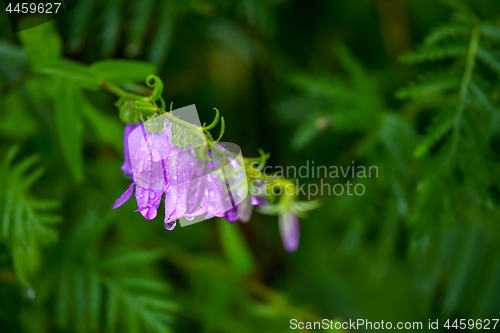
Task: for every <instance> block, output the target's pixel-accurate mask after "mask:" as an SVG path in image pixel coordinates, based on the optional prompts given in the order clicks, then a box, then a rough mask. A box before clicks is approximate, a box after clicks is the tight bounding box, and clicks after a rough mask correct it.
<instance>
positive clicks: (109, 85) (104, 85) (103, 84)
mask: <svg viewBox="0 0 500 333" xmlns="http://www.w3.org/2000/svg"><path fill="white" fill-rule="evenodd" d="M99 84H100V86H101V87H102V88H104V89H106V90H107V91H109V92H110V93H113V94H115V95H117V96H119V97H123V98H128V99H133V100H136V99H139V100H141V101H144V100H146V99H149V98H148V97H144V96H141V95H137V94H133V93H129V92H127V91H125V90H123V89H122V88H120V87H118V86H115V85H114V84H112V83H109V82H105V81H101V82H100V83H99Z"/></svg>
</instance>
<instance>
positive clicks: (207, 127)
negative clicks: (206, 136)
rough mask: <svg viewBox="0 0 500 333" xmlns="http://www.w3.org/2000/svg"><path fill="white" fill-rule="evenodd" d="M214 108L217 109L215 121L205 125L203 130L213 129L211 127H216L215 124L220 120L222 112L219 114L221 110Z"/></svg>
mask: <svg viewBox="0 0 500 333" xmlns="http://www.w3.org/2000/svg"><path fill="white" fill-rule="evenodd" d="M214 110H215V112H216V114H215V119H214V121H213V122H212V123H211V124H210V125H208V126H206V127H205V126H203V131H208V130H211V129H212V128H214V127H215V125H217V123H218V122H219V116H220V114H219V110H217V108H214Z"/></svg>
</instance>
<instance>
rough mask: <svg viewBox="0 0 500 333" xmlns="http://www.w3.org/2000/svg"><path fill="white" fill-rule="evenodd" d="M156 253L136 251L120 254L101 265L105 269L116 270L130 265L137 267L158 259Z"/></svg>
mask: <svg viewBox="0 0 500 333" xmlns="http://www.w3.org/2000/svg"><path fill="white" fill-rule="evenodd" d="M158 255H159V254H158V252H155V251H137V252H131V253H126V254H121V255H118V256H116V257H112V258H109V259H107V260H105V261H104V262H103V263H102V267H104V268H105V269H110V268H118V267H124V266H130V265H139V264H144V263H148V262H152V261H155V260H156V259H158Z"/></svg>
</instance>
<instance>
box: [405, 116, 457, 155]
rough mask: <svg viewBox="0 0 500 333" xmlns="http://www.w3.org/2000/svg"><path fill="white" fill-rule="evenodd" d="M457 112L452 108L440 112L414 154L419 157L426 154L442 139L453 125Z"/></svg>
mask: <svg viewBox="0 0 500 333" xmlns="http://www.w3.org/2000/svg"><path fill="white" fill-rule="evenodd" d="M454 118H455V113H454V112H452V111H451V110H445V111H442V112H440V113H439V114H438V115H437V116H436V117H435V118H434V119H433V123H432V125H431V126H430V127H429V128H428V129H427V133H426V134H425V137H424V138H423V140H422V143H420V144H419V145H418V146H417V148H416V149H415V153H414V156H415V157H417V158H419V157H422V156H423V155H425V154H426V153H427V152H428V151H429V149H430V148H431V147H432V146H433V145H434V144H435V143H436V142H437V141H438V140H440V139H441V138H442V137H443V136H444V135H445V134H446V133H447V132H448V131H449V130H450V129H451V127H452V126H453V120H454Z"/></svg>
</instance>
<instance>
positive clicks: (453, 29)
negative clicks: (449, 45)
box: [424, 24, 472, 46]
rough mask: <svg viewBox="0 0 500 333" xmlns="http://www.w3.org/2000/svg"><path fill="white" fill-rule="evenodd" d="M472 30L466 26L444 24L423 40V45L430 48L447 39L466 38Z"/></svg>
mask: <svg viewBox="0 0 500 333" xmlns="http://www.w3.org/2000/svg"><path fill="white" fill-rule="evenodd" d="M471 32H472V29H471V28H470V27H468V26H466V25H461V24H446V25H443V26H441V27H438V28H436V29H434V30H433V31H432V32H431V33H430V34H429V35H428V36H427V37H425V39H424V45H426V46H430V45H433V44H436V43H438V42H440V41H442V40H444V39H446V38H449V37H457V36H468V35H470V34H471Z"/></svg>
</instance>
